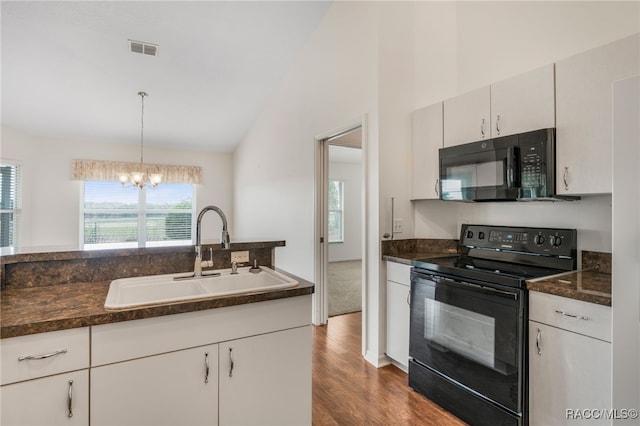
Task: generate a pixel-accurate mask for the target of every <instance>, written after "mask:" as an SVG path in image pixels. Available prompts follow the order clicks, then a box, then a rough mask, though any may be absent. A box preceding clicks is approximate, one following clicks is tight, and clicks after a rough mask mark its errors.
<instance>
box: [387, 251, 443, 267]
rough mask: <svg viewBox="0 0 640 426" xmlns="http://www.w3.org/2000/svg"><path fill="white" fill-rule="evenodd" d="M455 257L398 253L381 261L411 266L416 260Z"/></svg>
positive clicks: (438, 254)
mask: <svg viewBox="0 0 640 426" xmlns="http://www.w3.org/2000/svg"><path fill="white" fill-rule="evenodd" d="M445 256H455V253H420V252H416V253H399V254H395V255H385V256H382V259H383V260H390V261H392V262H397V263H404V264H405V265H412V266H413V261H414V260H416V259H432V258H434V257H445Z"/></svg>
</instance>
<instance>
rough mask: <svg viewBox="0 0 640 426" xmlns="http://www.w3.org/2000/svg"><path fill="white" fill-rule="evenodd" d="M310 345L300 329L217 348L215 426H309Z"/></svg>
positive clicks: (307, 335)
mask: <svg viewBox="0 0 640 426" xmlns="http://www.w3.org/2000/svg"><path fill="white" fill-rule="evenodd" d="M311 339H312V336H311V326H305V327H299V328H294V329H291V330H284V331H278V332H275V333H269V334H263V335H260V336H253V337H247V338H244V339H238V340H232V341H229V342H224V343H220V371H219V376H220V424H221V425H310V424H311V405H310V402H311V386H312V384H311V375H310V374H308V373H309V372H310V371H311V357H310V356H309V350H310V347H311V344H312V343H311ZM301 401H302V402H303V403H300V402H301ZM305 401H308V403H305ZM285 413H286V414H285Z"/></svg>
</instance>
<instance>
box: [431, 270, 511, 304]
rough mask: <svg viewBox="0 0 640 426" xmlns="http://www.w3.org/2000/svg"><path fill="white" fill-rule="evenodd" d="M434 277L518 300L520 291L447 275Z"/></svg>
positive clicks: (437, 279)
mask: <svg viewBox="0 0 640 426" xmlns="http://www.w3.org/2000/svg"><path fill="white" fill-rule="evenodd" d="M433 278H434V279H435V280H436V281H449V282H452V283H456V284H462V285H464V286H467V287H473V288H476V289H482V290H487V291H490V292H492V293H496V294H501V295H505V296H509V297H513V300H518V293H515V292H513V291H507V290H500V289H499V288H493V287H489V286H486V285H481V284H473V283H470V282H467V281H462V280H454V279H451V278H445V277H435V276H434V277H433Z"/></svg>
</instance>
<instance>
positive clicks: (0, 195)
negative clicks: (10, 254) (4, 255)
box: [0, 163, 20, 247]
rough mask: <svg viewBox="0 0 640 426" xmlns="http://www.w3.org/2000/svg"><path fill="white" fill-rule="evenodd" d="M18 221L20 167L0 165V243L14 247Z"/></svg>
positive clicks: (3, 245)
mask: <svg viewBox="0 0 640 426" xmlns="http://www.w3.org/2000/svg"><path fill="white" fill-rule="evenodd" d="M19 219H20V166H18V165H16V164H5V163H2V164H0V242H1V243H2V245H1V246H2V247H15V246H16V245H17V239H18V222H19Z"/></svg>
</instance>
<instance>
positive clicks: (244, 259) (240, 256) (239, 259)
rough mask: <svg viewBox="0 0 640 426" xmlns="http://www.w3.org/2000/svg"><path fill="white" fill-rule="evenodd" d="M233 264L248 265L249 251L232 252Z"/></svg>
mask: <svg viewBox="0 0 640 426" xmlns="http://www.w3.org/2000/svg"><path fill="white" fill-rule="evenodd" d="M231 262H232V263H233V262H236V263H248V262H249V252H248V251H246V250H245V251H232V252H231Z"/></svg>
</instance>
